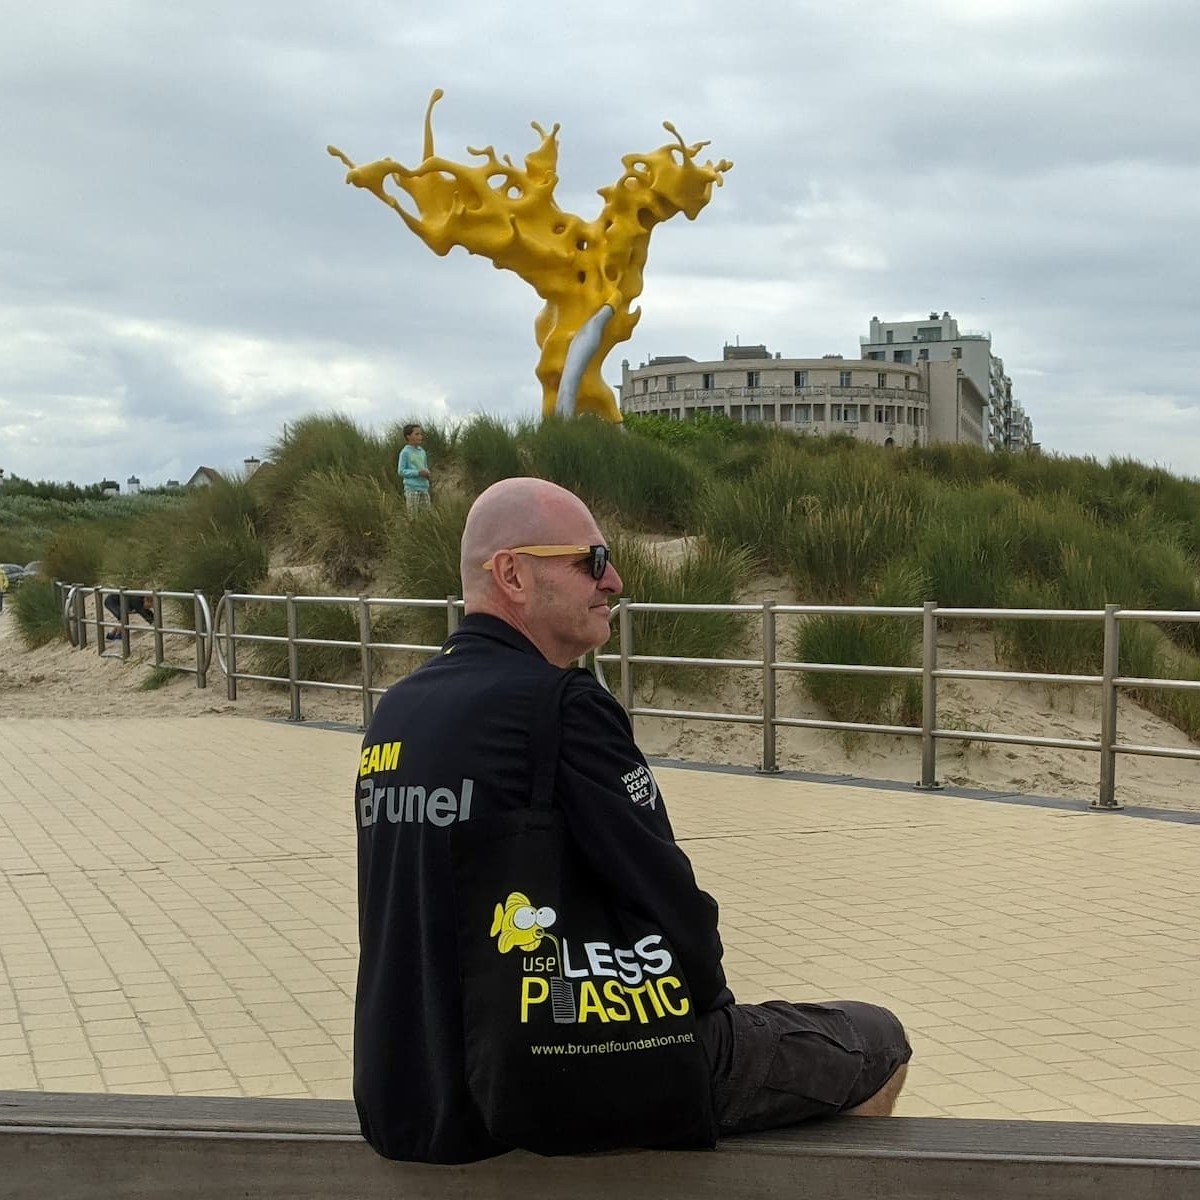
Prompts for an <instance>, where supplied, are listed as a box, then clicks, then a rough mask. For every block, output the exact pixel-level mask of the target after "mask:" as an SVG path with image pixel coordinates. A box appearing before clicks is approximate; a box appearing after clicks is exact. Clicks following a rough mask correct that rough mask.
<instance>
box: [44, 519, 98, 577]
mask: <svg viewBox="0 0 1200 1200" xmlns="http://www.w3.org/2000/svg"><path fill="white" fill-rule="evenodd" d="M103 558H104V537H103V535H102V534H100V532H99V531H98V530H97V529H96V528H94V527H92V526H84V527H82V528H76V527H73V526H68V527H67V528H65V529H63V530H61V531H60V532H59V533H57V534H55V535H54V537H53V538H52V539H51V541H50V544H49V545H48V546H47V547H46V551H45V554H44V555H43V556H42V571H43V574H44V575H45V576H46V578H47V579H58V580H61V581H62V582H63V583H79V584H85V585H87V586H91V585H93V584H97V583H100V582H101V579H100V566H101V563H102V561H103Z"/></svg>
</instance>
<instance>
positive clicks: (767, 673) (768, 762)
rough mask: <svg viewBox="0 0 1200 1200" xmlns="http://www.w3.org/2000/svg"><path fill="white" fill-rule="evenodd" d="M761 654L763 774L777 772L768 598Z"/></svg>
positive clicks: (772, 619)
mask: <svg viewBox="0 0 1200 1200" xmlns="http://www.w3.org/2000/svg"><path fill="white" fill-rule="evenodd" d="M762 612H763V615H762V622H763V624H762V654H763V677H762V685H763V726H762V736H763V757H762V765H761V766H760V767H759V768H758V769H759V771H760V772H761V773H762V774H764V775H773V774H778V772H779V766H778V764H777V763H776V762H775V609H774V607H773V605H772V603H771V601H770V600H764V601H763V606H762Z"/></svg>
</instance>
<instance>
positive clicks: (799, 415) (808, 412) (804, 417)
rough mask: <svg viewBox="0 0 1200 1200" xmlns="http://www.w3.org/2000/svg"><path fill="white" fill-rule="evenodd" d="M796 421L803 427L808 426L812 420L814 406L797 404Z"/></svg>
mask: <svg viewBox="0 0 1200 1200" xmlns="http://www.w3.org/2000/svg"><path fill="white" fill-rule="evenodd" d="M796 420H797V421H798V422H799V423H800V424H802V425H807V424H808V423H809V422H810V421H811V420H812V405H811V404H797V405H796Z"/></svg>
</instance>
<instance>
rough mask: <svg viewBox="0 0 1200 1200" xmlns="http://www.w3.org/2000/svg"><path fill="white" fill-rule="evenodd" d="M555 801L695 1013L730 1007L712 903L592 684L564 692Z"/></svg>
mask: <svg viewBox="0 0 1200 1200" xmlns="http://www.w3.org/2000/svg"><path fill="white" fill-rule="evenodd" d="M561 716H562V744H561V751H560V755H559V766H558V788H557V795H558V798H559V802H560V803H561V804H562V807H563V810H564V815H565V817H566V821H567V825H568V827H569V828H570V830H571V833H572V836H573V838H574V840H575V842H576V844H577V845H578V847H579V849H580V850H581V852H582V853H583V856H584V858H585V859H586V860H587V862H588V864H589V865H590V866H591V868H592V869H593V870H594V871H595V872H596V873H597V875H598V876H599V877H600V878H601V879H603V880H604V881H605V882H606V883H607V884H608V886H609V887H611V888H612V889H613V890H614V891H615V892H616V893H617V894H618V895H621V896H625V897H627V898H628V902H629V904H630V906H631V907H632V908H634V909H636V910H637V911H639V912H641V913H642V914H643V915H645V916H646V917H647V918H649V919H651V920H653V921H655V922H657V923H658V924H659V925H660V927H661V928H662V931H663V933H664V934H666V936H667V938H668V940H669V941H670V943H671V944H672V946H674V948H675V951H676V953H677V954H678V955H679V959H680V962H681V964H682V966H683V970H684V974H685V975H686V977H687V981H688V985H689V987H690V988H691V992H692V998H693V1000H694V1001H695V1004H696V1011H697V1012H708V1011H711V1010H712V1009H714V1008H718V1007H720V1006H722V1005H724V1004H729V1003H732V1001H733V995H732V993H731V992H730V991H729V988H728V986H727V984H726V982H725V972H724V969H723V968H722V966H721V957H722V954H723V949H722V946H721V937H720V934H719V933H718V932H717V902H716V901H715V900H714V899H713V898H712V896H710V895H709V894H708V893H707V892H703V891H701V890H700V888H699V887H698V886H697V884H696V877H695V874H694V873H693V871H692V864H691V862H690V861H689V860H688V857H687V855H686V854H684V852H683V851H682V850H681V849H680V848H679V846H678V845H676V843H675V835H674V833H673V832H672V830H671V822H670V820H669V819H668V817H667V813H666V809H665V807H664V805H663V798H662V795H661V794H660V793H659V791H658V785H657V782H656V781H655V780H654V777H653V775H652V774H651V773H650V769H649V767H648V766H647V765H646V760H645V758H643V756H642V752H641V751H640V750H639V749H638V748H637V745H636V744H635V743H634V740H633V734H632V730H631V729H630V725H629V719H628V717H627V716H626V715H625V712H624V710H623V709H622V708H621V706H620V705H619V704H618V703H617V701H616V700H615V699H614V698H613V697H612V696H610V695H609V694H608V693H607V692H605V691H604V690H603V689H602V688H601V687H600V685H599V684H597V683H595V682H594V681H592V682H591V683H590V685H589V684H588V683H587V682H586V681H585V683H584V684H583V685H582V686H572V687H570V688H569V689H568V691H567V694H566V697H565V699H564V702H563V706H562V712H561Z"/></svg>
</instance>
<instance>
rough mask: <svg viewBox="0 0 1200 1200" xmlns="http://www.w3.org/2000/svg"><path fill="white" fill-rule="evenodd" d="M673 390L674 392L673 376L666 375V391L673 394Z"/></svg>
mask: <svg viewBox="0 0 1200 1200" xmlns="http://www.w3.org/2000/svg"><path fill="white" fill-rule="evenodd" d="M674 390H675V376H674V375H668V376H667V391H668V392H673V391H674Z"/></svg>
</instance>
